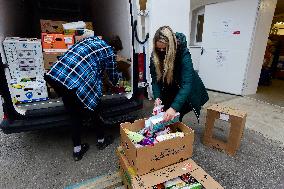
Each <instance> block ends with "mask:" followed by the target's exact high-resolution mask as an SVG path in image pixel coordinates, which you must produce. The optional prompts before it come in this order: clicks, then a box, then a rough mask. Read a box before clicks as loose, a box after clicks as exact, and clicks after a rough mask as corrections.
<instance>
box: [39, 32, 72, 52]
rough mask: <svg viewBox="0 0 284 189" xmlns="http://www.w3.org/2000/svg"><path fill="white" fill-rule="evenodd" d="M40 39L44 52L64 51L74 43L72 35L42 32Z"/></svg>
mask: <svg viewBox="0 0 284 189" xmlns="http://www.w3.org/2000/svg"><path fill="white" fill-rule="evenodd" d="M41 40H42V48H43V51H44V52H66V51H67V50H68V49H69V48H70V47H71V46H72V45H74V36H73V35H63V34H47V33H42V37H41Z"/></svg>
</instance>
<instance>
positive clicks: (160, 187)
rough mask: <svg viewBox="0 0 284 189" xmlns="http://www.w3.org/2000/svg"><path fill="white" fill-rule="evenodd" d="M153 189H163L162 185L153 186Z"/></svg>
mask: <svg viewBox="0 0 284 189" xmlns="http://www.w3.org/2000/svg"><path fill="white" fill-rule="evenodd" d="M153 189H165V186H164V184H157V185H156V186H153Z"/></svg>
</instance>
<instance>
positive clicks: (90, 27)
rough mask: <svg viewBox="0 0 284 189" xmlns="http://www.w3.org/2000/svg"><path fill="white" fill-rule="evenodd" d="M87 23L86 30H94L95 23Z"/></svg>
mask: <svg viewBox="0 0 284 189" xmlns="http://www.w3.org/2000/svg"><path fill="white" fill-rule="evenodd" d="M85 23H86V29H88V30H94V28H93V23H92V22H85Z"/></svg>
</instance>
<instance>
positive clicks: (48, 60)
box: [43, 52, 64, 70]
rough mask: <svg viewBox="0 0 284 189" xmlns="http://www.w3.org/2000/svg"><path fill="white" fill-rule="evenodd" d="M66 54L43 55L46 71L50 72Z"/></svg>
mask: <svg viewBox="0 0 284 189" xmlns="http://www.w3.org/2000/svg"><path fill="white" fill-rule="evenodd" d="M63 54H64V53H60V52H59V53H46V52H44V53H43V60H44V69H45V70H50V68H51V66H52V65H53V64H54V63H55V62H56V61H57V60H58V58H59V57H61V56H62V55H63Z"/></svg>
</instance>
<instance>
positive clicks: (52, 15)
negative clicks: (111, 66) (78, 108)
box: [0, 0, 133, 113]
mask: <svg viewBox="0 0 284 189" xmlns="http://www.w3.org/2000/svg"><path fill="white" fill-rule="evenodd" d="M0 9H1V10H0V12H1V13H0V14H1V17H2V18H3V19H0V33H1V36H0V40H1V41H3V40H4V39H5V38H6V37H20V38H37V39H41V35H42V31H41V22H40V20H52V21H64V22H66V23H68V22H77V21H84V22H91V23H92V25H93V31H94V34H95V35H96V36H102V38H103V39H105V40H107V39H109V38H111V37H112V36H116V35H117V36H119V37H120V39H121V41H122V45H123V50H122V51H120V52H119V53H118V55H119V56H118V57H119V60H118V71H119V72H120V73H121V74H122V76H123V80H122V81H120V82H119V84H118V86H116V87H115V88H113V87H110V86H109V85H108V83H109V82H108V79H107V78H104V97H103V98H106V99H107V98H113V97H114V96H117V95H118V96H121V95H122V96H125V97H127V98H130V97H131V96H132V92H133V90H132V88H133V84H132V83H133V81H132V80H133V79H132V75H133V73H132V72H133V71H132V70H133V69H132V60H133V57H132V56H133V46H132V38H131V35H132V30H131V18H130V12H129V11H130V7H129V2H128V1H113V0H103V1H101V0H80V1H69V0H37V1H36V0H9V1H5V0H0ZM1 57H2V61H3V62H5V63H7V64H9V62H7V58H5V57H6V56H5V50H4V49H3V48H2V47H1ZM9 71H10V69H6V72H5V73H6V78H7V82H8V85H9V88H10V93H11V96H15V95H17V94H13V90H11V88H12V85H11V81H12V79H13V78H11V75H10V73H9ZM28 79H30V78H28ZM125 85H127V86H128V90H127V91H126V90H125V88H124V86H125ZM47 91H48V98H47V100H45V101H41V100H36V101H31V102H19V101H17V100H15V101H14V105H15V106H14V107H15V109H16V110H17V111H18V112H19V113H21V112H23V111H26V110H31V109H41V108H47V107H53V106H61V105H62V102H61V100H60V98H58V96H57V95H56V93H54V91H53V90H52V89H51V88H50V87H49V86H47Z"/></svg>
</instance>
